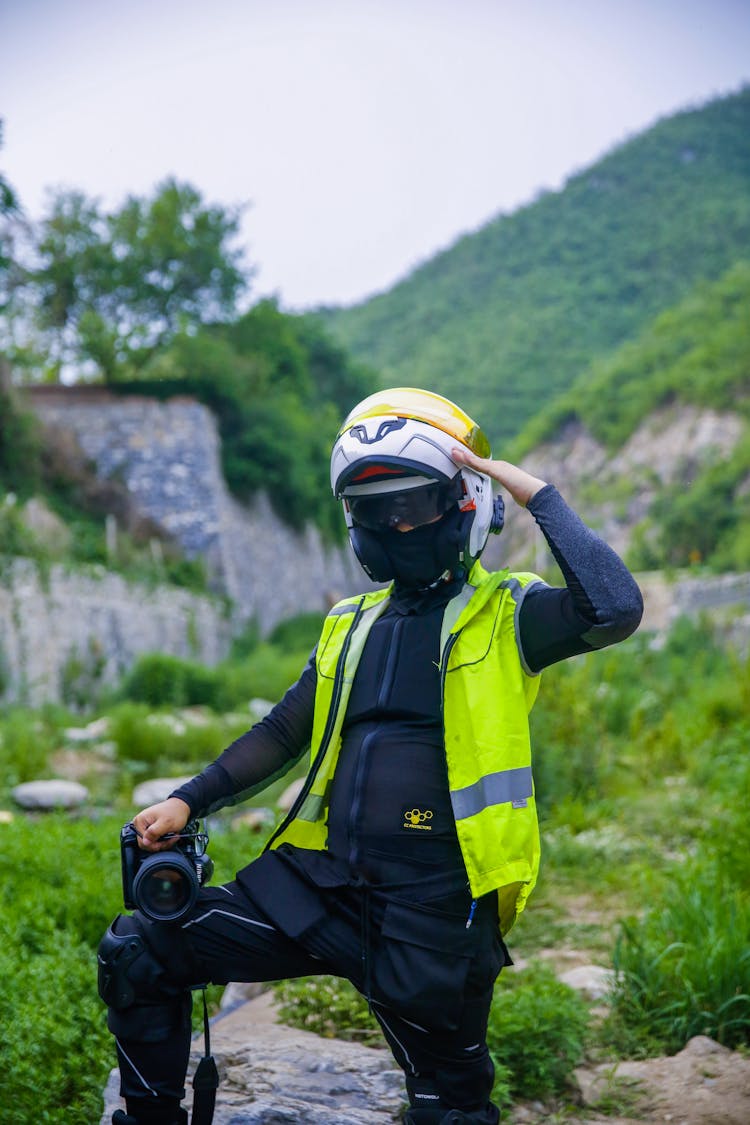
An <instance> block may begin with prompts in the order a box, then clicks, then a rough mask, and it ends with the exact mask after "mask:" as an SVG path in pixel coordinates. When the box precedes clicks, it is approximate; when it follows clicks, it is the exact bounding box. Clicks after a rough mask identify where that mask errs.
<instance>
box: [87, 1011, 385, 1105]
mask: <svg viewBox="0 0 750 1125" xmlns="http://www.w3.org/2000/svg"><path fill="white" fill-rule="evenodd" d="M269 1013H270V1015H271V1018H269ZM271 1019H272V1012H271V1009H270V1008H269V994H268V993H265V994H264V995H262V996H260V997H258V999H257V1000H251V1001H248V1002H247V1003H245V1004H242V1005H240V1007H239V1008H235V1009H233V1010H231V1009H230V1010H229V1011H228V1012H227V1014H226V1015H222V1014H220V1015H219V1016H217V1017H216V1018H215V1019H214V1020H213V1021H212V1024H211V1044H212V1050H213V1053H214V1057H215V1058H216V1062H217V1065H218V1068H219V1074H220V1077H221V1082H220V1085H219V1090H218V1093H217V1099H216V1112H215V1115H214V1125H301V1123H303V1122H304V1125H332V1123H333V1122H336V1125H394V1123H395V1122H398V1121H400V1120H401V1115H402V1111H403V1109H404V1106H405V1104H406V1095H405V1092H404V1081H403V1075H402V1074H401V1071H400V1070H398V1069H397V1068H396V1066H395V1063H394V1061H393V1058H392V1057H391V1054H390V1052H389V1051H387V1050H385V1049H383V1048H376V1047H363V1046H362V1045H361V1044H359V1043H344V1042H342V1041H341V1040H338V1039H322V1038H321V1037H320V1036H317V1035H313V1034H312V1033H311V1032H309V1031H297V1030H295V1029H293V1028H289V1027H283V1026H282V1025H280V1024H276V1023H273V1022H271ZM202 1050H203V1038H202V1036H198V1037H197V1038H196V1040H195V1042H194V1049H193V1052H192V1056H191V1062H190V1075H192V1074H193V1073H194V1072H195V1067H196V1065H197V1062H198V1059H199V1057H200V1055H201V1053H202ZM117 1090H118V1079H117V1071H113V1072H112V1074H111V1075H110V1080H109V1083H108V1085H107V1088H106V1090H105V1092H104V1102H105V1105H104V1114H103V1116H102V1118H101V1125H109V1123H110V1121H111V1115H112V1112H113V1111H114V1110H115V1109H116V1108H119V1107H121V1106H122V1102H121V1100H120V1098H119V1097H118V1095H117ZM186 1090H187V1097H186V1099H185V1100H186V1104H189V1103H190V1101H191V1099H192V1078H191V1077H189V1078H188V1081H187V1084H186Z"/></svg>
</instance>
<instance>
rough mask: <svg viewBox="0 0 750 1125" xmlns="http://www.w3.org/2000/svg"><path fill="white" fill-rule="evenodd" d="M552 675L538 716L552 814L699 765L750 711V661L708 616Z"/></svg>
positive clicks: (542, 784)
mask: <svg viewBox="0 0 750 1125" xmlns="http://www.w3.org/2000/svg"><path fill="white" fill-rule="evenodd" d="M544 677H545V680H546V684H545V685H544V688H543V690H542V691H541V692H540V695H539V700H538V702H537V704H536V706H535V708H534V710H533V711H532V715H531V725H532V742H533V745H534V746H535V747H536V753H535V763H534V778H535V785H536V793H537V801H538V804H539V806H540V809H541V811H542V813H543V814H544V815H550V814H554V813H555V810H556V808H557V806H560V805H565V804H567V805H569V804H570V802H576V801H580V802H583V804H584V805H585V804H586V803H587V802H589V801H591V800H592V798H593V797H594V796H596V795H599V796H601V795H602V794H608V795H617V794H619V793H622V792H624V791H628V790H630V788H631V787H632V786H633V785H636V786H637V785H648V784H650V782H651V780H652V779H653V777H654V775H660V776H661V775H665V774H670V773H679V772H680V771H683V770H684V769H686V768H689V767H691V766H692V765H693V764H694V762H695V761H696V759H697V758H698V757H699V756H700V755H701V753H702V752H703V747H704V744H705V743H706V741H707V740H708V739H709V738H710V737H711V736H712V734H715V733H716V732H717V731H724V730H729V729H732V727H733V726H735V725H736V724H738V723H739V722H741V720H742V719H743V718H744V717H745V716H746V715H747V714H748V709H749V708H750V688H749V687H748V674H747V660H743V659H741V658H740V657H739V656H738V655H737V654H735V653H733V652H732V651H731V650H730V649H727V648H725V647H722V645H721V644H720V643H719V641H718V639H717V638H716V637H715V636H714V635H713V631H712V628H711V626H710V624H709V623H708V622H707V621H704V620H702V619H699V620H689V619H687V618H683V619H681V620H680V621H678V622H677V623H676V624H675V626H674V627H673V628H672V630H671V632H670V634H669V636H668V638H667V641H666V644H665V645H664V647H663V648H662V649H661V650H659V649H657V648H655V647H654V646H653V645H652V644H651V643H650V638H649V637H648V636H647V635H636V636H635V637H632V638H631V639H630V640H628V641H626V642H625V643H624V644H622V645H618V646H617V648H615V649H611V650H606V651H604V652H602V653H600V654H598V656H597V658H596V660H573V661H567V662H565V663H564V664H561V665H558V666H557V667H555V668H552V669H548V670H547V671H546V672H545V673H544ZM586 826H588V825H586ZM579 827H582V826H579Z"/></svg>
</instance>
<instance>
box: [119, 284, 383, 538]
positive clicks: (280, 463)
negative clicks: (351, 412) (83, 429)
mask: <svg viewBox="0 0 750 1125" xmlns="http://www.w3.org/2000/svg"><path fill="white" fill-rule="evenodd" d="M372 385H373V376H372V375H371V374H370V373H369V372H368V371H367V370H366V369H365V368H364V367H362V365H361V364H355V363H353V362H352V360H351V359H350V358H349V357H348V356H347V354H346V352H345V351H344V350H343V348H341V347H340V346H339V345H338V344H335V343H334V342H333V341H332V340H331V339H330V338H329V337H328V335H327V334H326V333H325V332H324V331H323V330H322V329H321V328H320V327H319V325H317V324H316V322H315V321H314V320H313V319H312V318H310V317H304V316H292V315H289V314H287V313H283V312H281V311H280V310H279V309H278V307H277V306H276V304H275V302H273V301H261V302H260V303H259V304H257V305H255V306H254V307H253V308H252V309H250V310H249V312H247V313H245V314H244V315H243V316H241V317H240V318H239V319H237V320H235V321H234V322H233V323H231V324H227V325H213V326H210V327H206V328H204V329H202V330H201V331H200V332H197V333H194V334H193V333H182V334H180V335H179V336H177V337H176V338H175V339H174V340H173V342H172V343H171V345H170V346H169V347H168V348H165V349H163V350H162V351H160V352H159V353H158V354H157V355H155V356H154V357H153V359H152V360H150V361H149V363H147V364H146V365H144V367H143V368H142V370H141V371H140V372H139V373H138V375H137V377H135V376H134V377H132V378H131V379H130V380H129V381H128V382H127V383H123V384H122V385H121V387H120V388H119V389H121V390H122V392H123V393H128V394H148V395H150V396H152V397H155V398H161V399H163V398H169V397H171V396H172V395H175V394H190V395H194V396H195V397H196V398H198V399H199V400H200V401H202V402H204V403H206V405H207V406H209V407H210V408H211V409H212V410H213V411H214V413H215V414H216V417H217V420H218V423H219V430H220V433H221V439H222V450H221V454H222V466H223V470H224V476H225V478H226V481H227V484H228V485H229V487H230V489H232V491H233V492H234V493H235V495H237V496H238V497H239V498H240V499H241V500H245V501H253V500H254V499H255V498H256V497H257V494H258V493H260V492H265V493H266V494H267V495H268V497H269V498H270V500H271V503H272V504H273V505H274V507H275V509H276V510H277V512H278V514H279V515H280V516H281V517H282V519H285V520H286V521H287V522H289V523H291V524H292V525H294V526H297V527H300V526H303V525H304V524H305V523H307V522H309V521H311V520H312V521H313V522H315V523H317V525H318V526H319V527H320V528H321V529H322V530H323V531H324V532H325V533H326V534H327V535H328V536H329V537H340V536H341V535H342V534H343V532H342V522H341V518H340V512H339V510H338V508H337V505H336V504H334V503H333V500H332V497H331V488H330V482H329V479H328V460H329V456H330V448H331V442H332V440H333V437H334V435H335V434H336V431H337V430H338V427H339V425H340V424H341V420H342V418H343V417H344V415H345V414H346V412H347V411H348V409H349V408H350V407H351V405H352V403H354V402H356V401H357V400H358V399H360V398H363V397H364V396H365V395H367V394H369V393H370V391H371V390H372Z"/></svg>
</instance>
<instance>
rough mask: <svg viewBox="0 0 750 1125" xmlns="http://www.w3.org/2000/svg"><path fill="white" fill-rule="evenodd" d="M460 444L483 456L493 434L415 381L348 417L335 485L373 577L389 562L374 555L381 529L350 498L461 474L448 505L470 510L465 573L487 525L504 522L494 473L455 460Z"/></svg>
mask: <svg viewBox="0 0 750 1125" xmlns="http://www.w3.org/2000/svg"><path fill="white" fill-rule="evenodd" d="M457 445H458V446H464V447H465V448H466V449H469V450H470V451H471V452H472V453H475V454H476V455H477V456H478V457H489V456H491V450H490V444H489V441H488V440H487V438H486V436H485V434H484V433H483V431H482V430H481V429H480V427H479V426H478V425H477V424H476V422H474V421H473V420H472V419H471V418H470V417H469V415H468V414H465V413H464V411H463V410H461V409H460V407H458V406H456V405H455V403H452V402H451V401H450V400H449V399H446V398H443V396H442V395H436V394H433V393H432V392H430V391H422V390H418V389H417V388H414V387H396V388H393V389H390V390H386V391H379V392H377V393H376V394H373V395H370V397H369V398H366V399H364V400H363V401H362V402H360V403H359V404H358V405H357V406H355V407H354V409H353V410H352V411H351V412H350V414H349V415H348V417H347V418H346V420H345V422H344V424H343V426H342V427H341V430H340V431H339V433H338V435H337V437H336V441H335V442H334V446H333V450H332V453H331V488H332V489H333V493H334V496H336V498H337V499H339V500H341V501H342V502H343V507H344V516H345V519H346V524H347V527H348V528H349V534H350V539H351V541H352V546H353V548H354V551H355V554H356V555H357V558H358V559H359V561H360V563H361V564H362V566H363V567H364V569H365V570H366V571H367V573H368V574H370V576H371V577H373V578H374V580H375V581H378V580H380V581H385V578H383V579H377V578H376V577H375V574H376V572H377V573H383V572H384V569H385V568H384V566H383V565H382V564H383V559H382V558H380V557H376V556H378V555H379V549H378V548H377V546H376V543H377V539H378V536H377V534H376V533H374V532H372V531H370V532H367V533H366V534H364V535H363V534H362V533H363V531H365V529H363V528H361V527H357V525H356V523H355V521H354V520H353V518H352V514H351V510H350V507H349V504H348V502H347V499H348V498H354V497H359V496H367V495H382V494H384V493H388V492H390V491H396V490H404V489H407V488H419V487H424V486H425V485H428V484H431V483H433V482H435V481H437V482H439V483H442V484H449V483H450V482H456V483H457V484H458V486H459V487H457V488H456V495H457V496H458V499H457V500H456V501H455V505H452V506H451V510H454V511H455V510H456V508H457V509H458V511H460V512H461V513H462V514H464V515H465V516H466V517H467V518H465V519H462V520H461V521H460V525H461V542H460V543H459V544H458V547H457V552H456V564H457V565H461V566H462V567H463V568H464V569H465V571H466V572H467V573H468V571H469V569H470V568H471V565H472V564H473V563H474V561H475V560H476V559H478V558H479V556H480V555H481V553H482V551H483V549H484V547H485V544H486V542H487V537H488V535H489V534H490V532H491V531H495V532H496V531H500V530H501V529H502V522H503V520H502V500H501V499H500V498H499V497H498V498H497V501H495V499H494V498H493V493H492V481H491V479H490V477H488V476H487V475H486V474H485V473H480V472H477V471H476V470H475V469H471V468H469V467H468V466H466V465H459V464H458V463H457V462H456V461H454V460H453V456H452V450H453V449H454V448H455V447H456V446H457ZM456 478H459V479H458V481H456Z"/></svg>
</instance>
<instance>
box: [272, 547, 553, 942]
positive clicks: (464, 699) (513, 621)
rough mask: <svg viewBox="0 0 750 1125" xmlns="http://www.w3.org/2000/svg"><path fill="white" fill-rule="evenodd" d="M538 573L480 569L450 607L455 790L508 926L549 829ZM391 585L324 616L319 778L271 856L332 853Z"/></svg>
mask: <svg viewBox="0 0 750 1125" xmlns="http://www.w3.org/2000/svg"><path fill="white" fill-rule="evenodd" d="M540 581H541V579H539V578H538V577H537V575H535V574H525V573H524V574H511V573H509V571H507V570H504V571H497V572H492V573H489V572H487V571H486V570H484V569H483V567H482V566H481V565H480V564H479V563H478V562H477V563H475V564H474V566H473V567H472V570H471V573H470V575H469V580H468V582H467V584H466V585H465V586H464V587H463V589H462V590H461V592H460V593H459V594H458V595H457V596H456V597H455V598H453V599H452V600H451V601H450V602H449V603H448V605H447V606H446V607H445V611H444V613H443V623H442V630H441V645H440V652H441V658H440V674H441V683H442V700H443V728H444V738H445V757H446V762H447V767H448V784H449V788H450V798H451V804H452V807H453V815H454V817H455V821H456V829H457V832H458V839H459V844H460V847H461V853H462V856H463V860H464V864H465V866H466V872H467V875H468V877H469V885H470V887H471V891H472V894H473V895H474V896H475V897H477V898H478V897H479V896H480V895H483V894H486V893H487V892H489V891H492V890H497V892H498V899H499V918H500V929H501V931H502V932H503V933H506V932H507V931H508V930H509V929H510V927H511V926H512V925H513V922H514V921H515V919H516V918H517V917H518V915H519V914H520V912H521V911H522V910H523V907H524V905H525V902H526V899H527V898H528V896H529V894H530V893H531V890H532V889H533V887H534V884H535V883H536V879H537V874H538V871H539V826H538V822H537V815H536V802H535V800H534V785H533V780H532V774H531V747H530V741H529V724H528V715H529V712H530V711H531V708H532V706H533V704H534V700H535V699H536V694H537V691H538V689H539V677H538V676H535V675H534V674H533V673H532V672H530V671H529V670H528V669H527V668H525V667H524V665H523V660H522V656H521V651H520V646H519V643H518V637H517V628H518V612H519V609H520V606H521V603H522V601H523V597H524V595H525V593H526V591H527V590H528V589H529V588H530V586H531V585H533V584H534V583H537V582H540ZM389 594H390V589H385V590H376V591H374V592H372V593H369V594H364V595H361V596H358V597H354V598H346V599H345V600H344V601H341V602H339V603H338V604H337V605H335V606H334V607H333V609H332V610H331V611H330V613H329V614H328V616H327V617H326V619H325V622H324V625H323V631H322V633H321V637H320V641H319V643H318V649H317V655H316V667H317V690H316V696H315V716H314V720H313V733H312V740H311V756H310V763H311V764H310V770H309V772H308V775H307V778H306V780H305V784H304V786H303V789H302V791H301V793H300V795H299V797H298V798H297V801H296V802H295V804H294V805H293V806H292V808H291V810H290V812H289V814H288V815H287V817H286V819H285V820H284V822H283V823H282V824H281V825H280V826H279V828H278V829H277V831H276V832H275V833H274V835H273V837H272V838H271V840H270V841H269V844H268V846H269V847H270V848H277V847H279V845H280V844H283V843H287V844H293V845H296V846H297V847H300V848H312V849H315V850H325V848H326V837H327V834H328V827H327V816H328V799H329V793H330V788H331V783H332V780H333V774H334V771H335V769H336V762H337V760H338V755H339V750H340V747H341V727H342V724H343V721H344V715H345V713H346V707H347V703H348V700H349V695H350V692H351V688H352V683H353V681H354V675H355V672H356V670H357V665H358V664H359V659H360V656H361V655H362V650H363V649H364V645H365V641H366V640H367V636H368V634H369V631H370V629H371V627H372V625H373V623H374V622H375V621H376V620H377V618H378V617H379V616H380V614H381V613H382V612H383V610H384V608H385V606H386V604H387V601H388V597H389Z"/></svg>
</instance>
